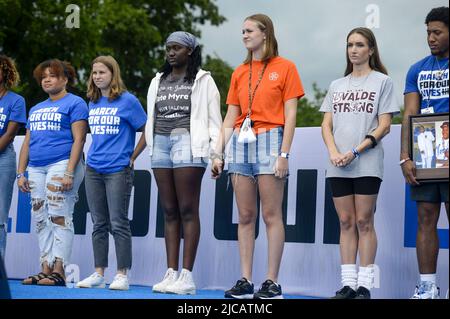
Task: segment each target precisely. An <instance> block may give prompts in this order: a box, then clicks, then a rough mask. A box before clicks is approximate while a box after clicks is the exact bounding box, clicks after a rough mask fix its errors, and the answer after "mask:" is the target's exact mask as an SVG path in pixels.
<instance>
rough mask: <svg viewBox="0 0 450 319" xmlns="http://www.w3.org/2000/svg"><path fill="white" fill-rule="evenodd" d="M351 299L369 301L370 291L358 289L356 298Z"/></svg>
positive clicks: (362, 288)
mask: <svg viewBox="0 0 450 319" xmlns="http://www.w3.org/2000/svg"><path fill="white" fill-rule="evenodd" d="M353 299H370V291H369V290H368V289H367V288H364V287H362V286H361V287H358V289H357V290H356V297H355V298H353Z"/></svg>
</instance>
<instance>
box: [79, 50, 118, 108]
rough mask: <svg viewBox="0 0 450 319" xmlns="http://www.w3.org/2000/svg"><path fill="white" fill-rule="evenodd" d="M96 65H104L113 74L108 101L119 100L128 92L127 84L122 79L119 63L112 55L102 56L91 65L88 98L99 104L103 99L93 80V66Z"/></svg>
mask: <svg viewBox="0 0 450 319" xmlns="http://www.w3.org/2000/svg"><path fill="white" fill-rule="evenodd" d="M95 63H102V64H104V65H105V66H106V67H107V68H108V69H109V71H111V73H112V78H111V83H110V84H109V87H110V91H109V97H108V100H109V101H112V100H115V99H116V98H118V97H119V96H120V95H121V94H122V93H123V92H125V91H126V90H127V88H126V87H125V84H124V83H123V80H122V77H121V76H120V67H119V64H118V63H117V61H116V60H115V59H114V58H113V57H112V56H110V55H100V56H98V57H96V58H95V59H94V61H92V63H91V74H90V75H89V80H88V91H87V97H88V98H89V100H91V101H92V102H97V101H98V100H99V99H100V98H101V97H102V92H101V91H100V89H99V88H98V87H97V86H96V85H95V83H94V79H93V78H92V72H93V66H94V64H95Z"/></svg>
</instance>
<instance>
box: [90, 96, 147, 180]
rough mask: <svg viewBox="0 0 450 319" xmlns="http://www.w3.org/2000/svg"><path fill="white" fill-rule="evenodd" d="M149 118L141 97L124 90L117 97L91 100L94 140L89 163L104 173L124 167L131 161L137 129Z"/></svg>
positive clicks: (91, 121) (91, 123)
mask: <svg viewBox="0 0 450 319" xmlns="http://www.w3.org/2000/svg"><path fill="white" fill-rule="evenodd" d="M146 122H147V115H146V114H145V112H144V109H143V108H142V105H141V103H140V102H139V100H138V99H137V98H136V97H135V96H134V95H132V94H131V93H128V92H124V93H122V95H120V96H119V97H118V98H116V99H115V100H113V101H109V100H108V98H107V97H101V98H100V99H99V100H98V101H97V102H95V103H94V102H89V127H90V128H91V134H92V144H91V147H90V148H89V152H88V159H87V164H88V165H89V166H90V167H92V168H93V169H94V170H96V171H97V172H99V173H102V174H110V173H115V172H118V171H121V170H122V169H123V168H125V167H127V166H128V165H130V157H131V154H133V150H134V144H135V138H136V131H137V130H138V129H139V128H141V127H142V126H144V124H145V123H146Z"/></svg>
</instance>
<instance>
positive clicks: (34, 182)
mask: <svg viewBox="0 0 450 319" xmlns="http://www.w3.org/2000/svg"><path fill="white" fill-rule="evenodd" d="M68 162H69V160H68V159H67V160H63V161H60V162H57V163H54V164H50V165H47V166H41V167H28V176H29V178H28V179H29V182H30V188H31V214H32V215H33V217H34V220H35V222H36V232H37V235H38V240H39V250H40V254H39V256H40V264H41V265H42V264H43V263H44V262H47V263H48V265H49V267H53V264H54V262H55V260H56V258H58V259H60V260H61V261H62V262H63V264H64V265H67V264H69V263H70V255H71V254H72V243H73V237H74V227H73V221H72V216H73V208H74V206H75V203H76V202H77V201H78V188H79V187H80V184H81V182H82V181H83V178H84V162H83V161H82V160H80V161H79V163H78V165H77V167H76V169H75V172H74V178H73V187H72V189H71V190H70V191H66V192H61V191H60V190H58V189H57V188H58V187H59V186H61V179H62V178H63V176H64V172H65V171H66V169H67V164H68ZM58 217H63V218H64V225H59V224H57V223H54V218H58Z"/></svg>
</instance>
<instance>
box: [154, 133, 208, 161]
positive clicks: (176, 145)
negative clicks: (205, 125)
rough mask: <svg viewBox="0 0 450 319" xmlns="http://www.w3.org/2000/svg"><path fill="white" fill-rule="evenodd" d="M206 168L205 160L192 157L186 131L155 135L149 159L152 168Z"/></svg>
mask: <svg viewBox="0 0 450 319" xmlns="http://www.w3.org/2000/svg"><path fill="white" fill-rule="evenodd" d="M207 166H208V159H207V158H201V157H193V156H192V149H191V135H190V134H189V132H187V131H186V130H184V132H182V133H172V134H170V135H161V134H156V135H155V137H154V142H153V155H152V158H151V167H152V168H181V167H203V168H206V167H207Z"/></svg>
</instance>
